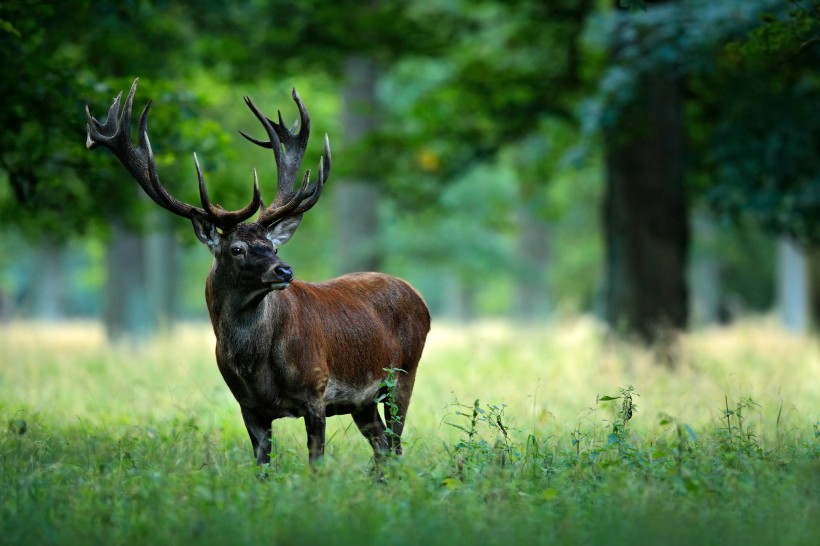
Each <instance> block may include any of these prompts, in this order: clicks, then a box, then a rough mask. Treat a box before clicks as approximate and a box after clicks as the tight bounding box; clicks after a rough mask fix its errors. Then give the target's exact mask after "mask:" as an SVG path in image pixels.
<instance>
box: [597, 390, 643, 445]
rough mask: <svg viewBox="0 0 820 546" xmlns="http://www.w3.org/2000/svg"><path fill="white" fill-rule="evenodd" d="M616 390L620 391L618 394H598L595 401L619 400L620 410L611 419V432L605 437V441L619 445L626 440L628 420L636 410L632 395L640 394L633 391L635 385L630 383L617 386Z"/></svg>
mask: <svg viewBox="0 0 820 546" xmlns="http://www.w3.org/2000/svg"><path fill="white" fill-rule="evenodd" d="M618 392H619V393H620V394H619V396H599V397H598V398H597V400H596V402H611V401H614V400H620V401H621V410H620V411H619V412H618V413H617V414H616V415H615V418H614V419H613V420H612V432H610V433H609V436H608V438H607V443H609V444H617V445H618V446H621V445H622V444H623V443H624V441H625V440H626V436H627V428H628V426H629V421H630V420H631V419H632V417H633V415H634V414H635V412H637V411H638V405H637V404H636V403H635V402H634V401H633V399H632V397H633V396H640V395H639V394H638V393H636V392H635V387H633V386H632V385H629V386H628V387H626V388H619V389H618Z"/></svg>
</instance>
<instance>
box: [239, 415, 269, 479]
mask: <svg viewBox="0 0 820 546" xmlns="http://www.w3.org/2000/svg"><path fill="white" fill-rule="evenodd" d="M242 419H243V420H244V421H245V428H246V429H247V430H248V436H250V437H251V445H253V454H254V456H255V457H256V464H259V465H263V464H268V463H269V462H270V449H271V423H272V420H271V419H266V418H264V417H260V416H259V415H258V414H256V413H254V412H253V411H251V410H249V409H248V408H242Z"/></svg>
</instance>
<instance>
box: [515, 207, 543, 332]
mask: <svg viewBox="0 0 820 546" xmlns="http://www.w3.org/2000/svg"><path fill="white" fill-rule="evenodd" d="M518 217H519V225H518V228H519V232H518V260H519V263H520V264H521V268H522V270H521V275H520V277H519V279H518V283H517V286H516V294H517V299H518V302H517V305H516V314H517V315H518V317H519V318H520V319H522V320H538V319H544V318H545V317H546V316H547V314H548V313H549V304H550V297H549V291H548V290H549V289H548V286H547V281H546V278H545V277H546V275H545V272H546V269H547V261H548V259H549V238H548V234H547V225H546V222H544V221H542V220H541V219H539V218H537V217H536V216H535V215H534V214H533V212H532V211H531V210H530V209H529V208H527V207H520V209H519V213H518Z"/></svg>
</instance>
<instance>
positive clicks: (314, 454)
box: [305, 404, 325, 465]
mask: <svg viewBox="0 0 820 546" xmlns="http://www.w3.org/2000/svg"><path fill="white" fill-rule="evenodd" d="M305 431H306V432H307V447H308V460H309V461H310V464H311V465H313V464H316V463H317V462H319V460H320V459H321V458H322V456H324V454H325V407H324V404H319V405H316V406H311V407H309V408H308V411H307V414H305Z"/></svg>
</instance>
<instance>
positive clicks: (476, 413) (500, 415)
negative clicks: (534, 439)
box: [445, 399, 520, 475]
mask: <svg viewBox="0 0 820 546" xmlns="http://www.w3.org/2000/svg"><path fill="white" fill-rule="evenodd" d="M454 405H455V406H456V407H457V408H459V409H457V410H456V411H455V415H456V417H458V418H460V419H462V421H464V424H462V423H458V422H451V421H445V423H446V424H448V425H450V426H451V427H453V428H456V429H458V430H461V431H462V432H464V433H465V435H466V436H465V437H463V438H462V439H461V440H460V441H459V442H458V443H457V444H456V446H455V449H454V450H453V452H452V455H453V456H454V457H455V459H456V463H457V467H458V469H459V475H461V473H462V471H463V468H464V466H465V465H478V464H480V463H486V462H488V461H494V462H496V463H497V464H498V465H499V466H501V467H505V466H507V464H509V463H510V462H511V461H513V460H514V459H517V458H518V457H519V456H520V454H519V453H518V452H517V451H516V450H515V442H514V441H513V439H512V437H511V436H510V429H509V426H508V425H507V424H506V423H505V416H504V410H505V408H506V407H507V406H506V404H501V405H500V406H499V405H495V404H487V405H486V406H485V407H483V408H482V407H481V403H480V401H479V400H478V399H476V400H475V401H474V402H473V405H472V406H467V405H464V404H459V403H458V402H456V403H455V404H454ZM464 410H468V411H464ZM481 423H484V424H485V425H486V427H487V429H488V430H489V431H490V432H492V433H493V434H494V435H495V436H496V439H495V441H494V442H493V443H490V442H488V441H487V440H486V439H484V438H482V437H481V434H480V432H479V425H480V424H481Z"/></svg>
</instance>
